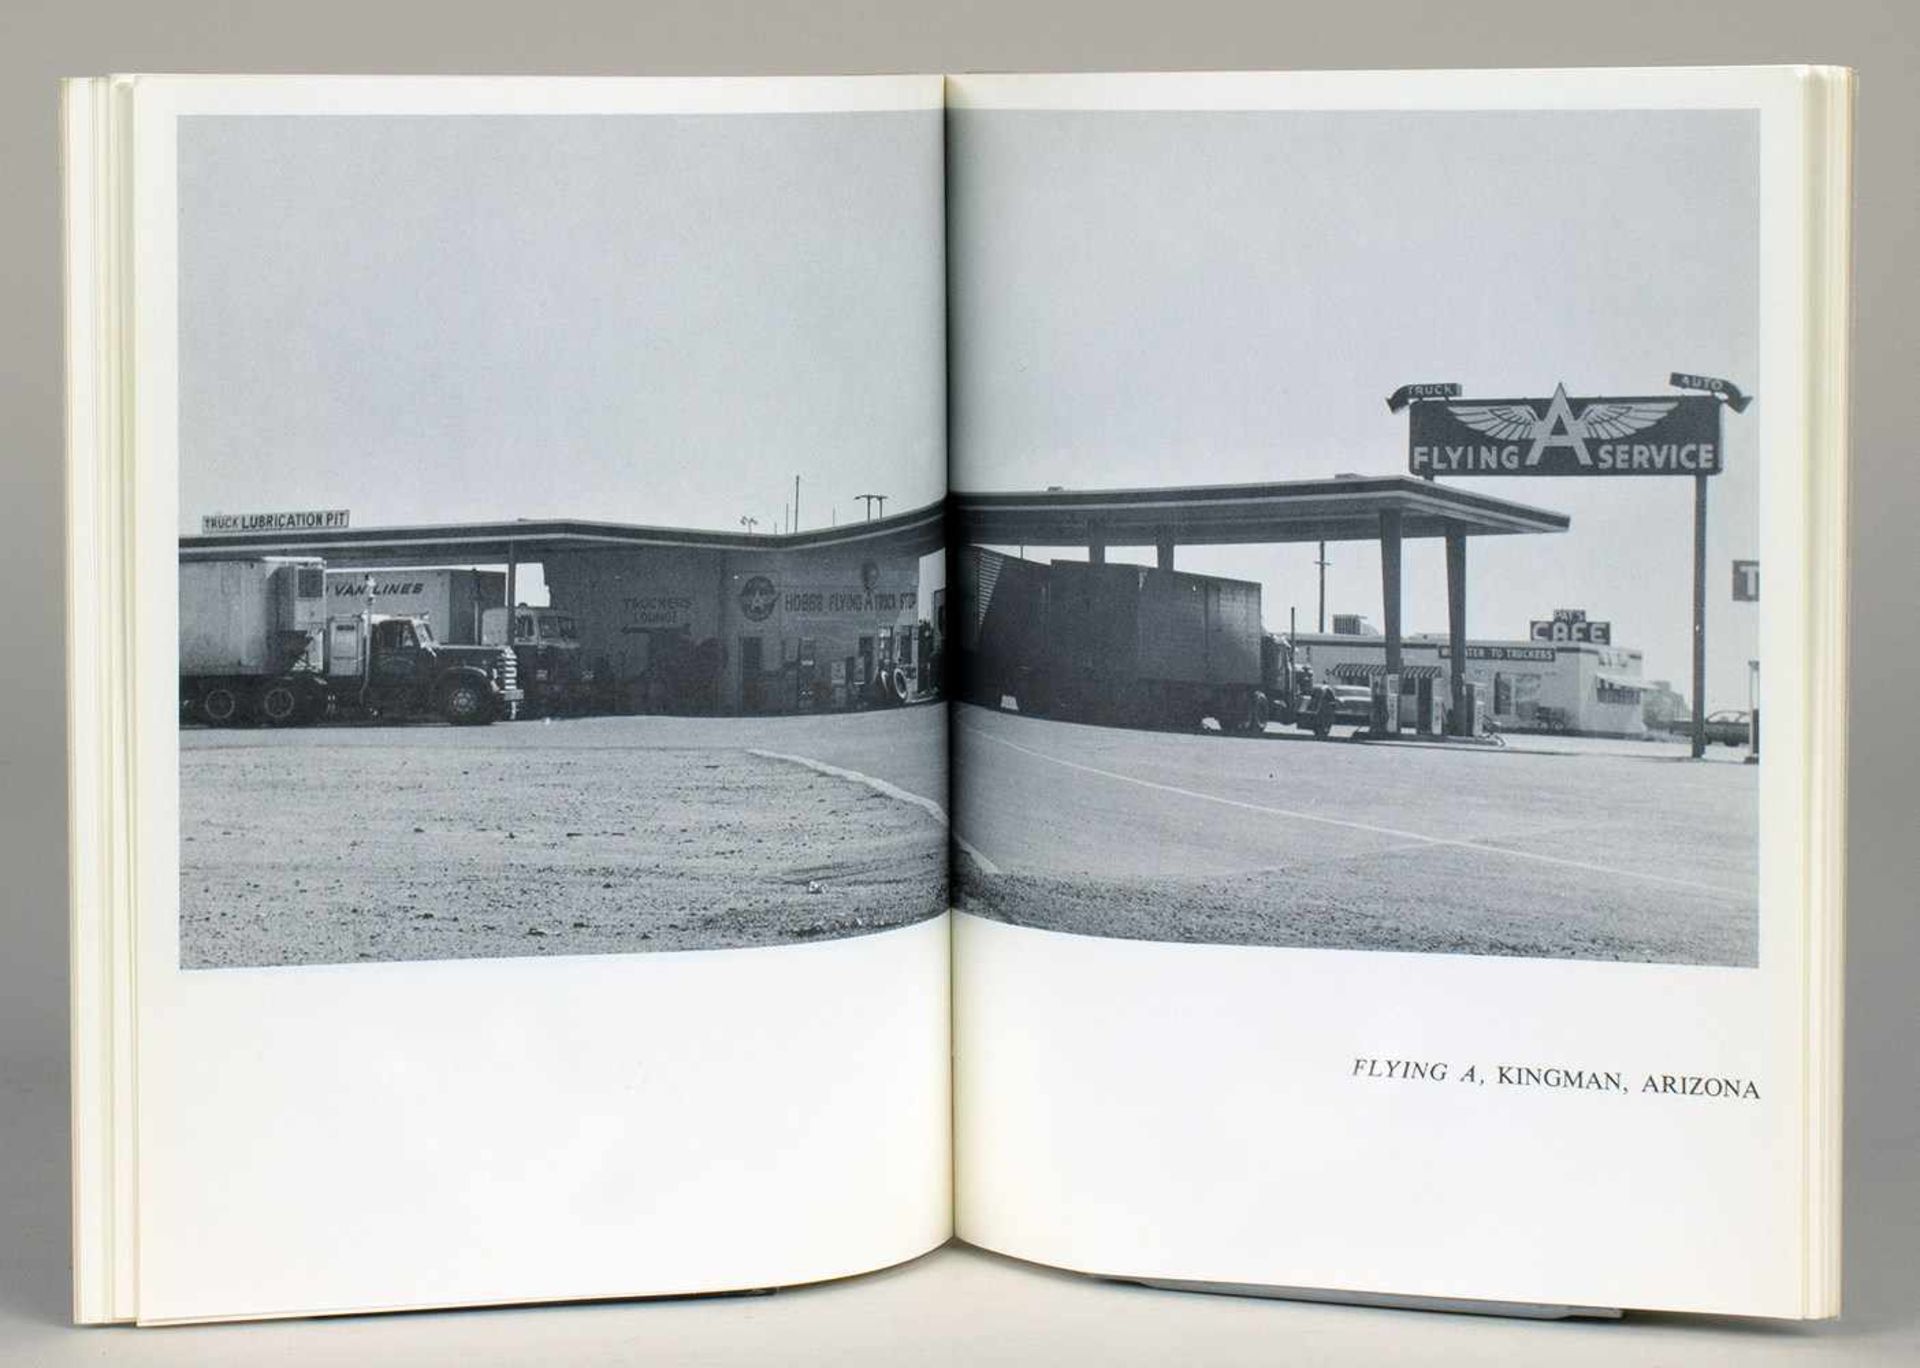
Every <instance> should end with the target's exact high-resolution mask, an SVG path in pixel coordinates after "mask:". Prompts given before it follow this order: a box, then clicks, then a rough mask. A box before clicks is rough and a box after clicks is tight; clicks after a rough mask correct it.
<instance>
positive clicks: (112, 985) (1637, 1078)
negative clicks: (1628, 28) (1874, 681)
mask: <svg viewBox="0 0 1920 1368" xmlns="http://www.w3.org/2000/svg"><path fill="white" fill-rule="evenodd" d="M1850 92H1851V85H1850V78H1849V77H1848V75H1847V74H1846V73H1844V72H1840V71H1836V70H1831V69H1816V68H1802V69H1785V68H1781V69H1751V70H1731V69H1730V70H1720V69H1714V70H1705V69H1691V70H1689V69H1671V70H1659V71H1566V72H1506V73H1502V72H1454V73H1443V72H1428V73H1398V74H1362V73H1344V74H1301V75H1233V74H1217V75H1192V76H1189V75H1135V76H1071V77H1040V76H1032V77H1024V76H995V77H959V78H949V79H944V80H943V79H942V78H940V77H937V76H925V77H862V78H848V79H726V80H601V79H592V80H586V79H582V80H547V79H523V78H511V79H411V78H408V79H400V78H390V79H361V78H310V77H145V76H141V77H125V78H112V79H105V80H94V81H76V82H74V83H72V84H70V85H69V87H68V88H67V91H66V94H65V113H66V145H67V168H68V170H67V204H68V220H67V246H68V298H69V318H70V382H69V383H70V391H69V392H70V442H71V451H70V502H69V519H70V527H69V532H70V538H71V560H70V579H69V595H70V619H69V621H70V655H71V659H70V667H71V683H70V688H71V716H70V726H71V737H72V755H73V772H72V791H71V802H72V822H73V841H72V851H73V869H72V884H73V976H74V994H73V1001H74V1085H73V1104H74V1200H75V1298H76V1315H77V1318H78V1319H80V1320H82V1321H89V1322H97V1321H113V1320H129V1319H137V1320H139V1321H142V1322H164V1321H182V1320H196V1319H215V1318H240V1317H267V1316H290V1315H311V1314H325V1313H336V1312H358V1311H369V1310H383V1309H402V1308H409V1307H428V1306H451V1305H471V1304H485V1303H502V1302H522V1301H553V1300H566V1299H576V1298H600V1297H634V1296H649V1295H658V1294H670V1293H701V1292H715V1291H722V1290H728V1289H748V1288H768V1287H777V1286H783V1285H791V1284H796V1283H802V1282H807V1281H813V1280H819V1279H827V1278H836V1277H841V1276H844V1275H849V1274H855V1273H860V1272H863V1271H867V1270H872V1269H876V1268H880V1267H882V1266H885V1265H889V1264H893V1263H896V1262H899V1261H902V1260H905V1259H909V1258H912V1257H914V1256H915V1255H917V1254H920V1253H921V1252H923V1251H925V1250H928V1249H931V1248H933V1247H935V1246H937V1245H939V1244H941V1243H942V1242H944V1241H946V1240H948V1239H949V1238H954V1237H957V1238H959V1239H961V1240H966V1241H970V1242H973V1243H975V1244H978V1245H981V1246H984V1247H986V1248H989V1249H994V1250H998V1251H1002V1252H1004V1253H1007V1254H1010V1255H1014V1256H1017V1257H1019V1258H1023V1259H1028V1260H1033V1261H1037V1262H1040V1263H1044V1264H1049V1265H1054V1266H1058V1267H1062V1268H1069V1269H1077V1270H1083V1271H1086V1272H1090V1273H1095V1274H1101V1275H1107V1276H1113V1277H1120V1278H1129V1279H1138V1280H1144V1281H1154V1282H1163V1283H1174V1284H1197V1285H1204V1286H1213V1287H1232V1288H1238V1289H1245V1290H1261V1291H1270V1292H1271V1291H1293V1292H1297V1293H1300V1294H1303V1295H1335V1296H1346V1297H1353V1298H1357V1299H1376V1300H1382V1299H1384V1300H1395V1299H1401V1300H1404V1299H1446V1300H1449V1301H1453V1302H1458V1303H1465V1304H1471V1305H1476V1306H1481V1307H1492V1306H1499V1305H1507V1306H1528V1307H1533V1308H1541V1307H1549V1308H1551V1307H1560V1308H1667V1309H1678V1310H1693V1311H1706V1312H1722V1313H1736V1314H1752V1315H1764V1316H1779V1317H1814V1316H1827V1315H1832V1314H1834V1313H1835V1312H1836V1310H1837V1308H1838V1297H1839V1292H1838V1288H1839V1272H1838V1252H1839V1247H1840V1245H1839V1233H1838V1217H1839V1197H1838V1166H1839V1156H1840V1136H1839V1115H1840V1111H1839V1102H1840V1078H1839V1071H1838V1061H1839V1057H1840V1056H1839V1048H1840V1026H1841V1011H1840V996H1839V985H1840V945H1841V906H1842V888H1841V878H1842V866H1841V860H1840V849H1841V847H1840V842H1841V834H1842V822H1843V816H1844V812H1843V795H1842V785H1841V778H1842V772H1843V763H1844V737H1845V716H1844V712H1843V697H1844V693H1843V689H1842V678H1843V669H1844V662H1845V659H1846V645H1847V618H1846V605H1845V599H1844V582H1845V576H1844V573H1843V572H1844V563H1845V556H1846V548H1847V519H1846V500H1847V476H1846V445H1845V374H1846V372H1845V362H1846V317H1845V293H1846V279H1847V263H1846V252H1847V208H1848V188H1847V176H1848V156H1849V152H1848V146H1849V129H1850V122H1849V121H1850ZM1763 563H1764V565H1765V568H1766V593H1765V596H1764V597H1762V596H1761V595H1760V592H1759V584H1760V567H1761V565H1762V564H1763ZM1763 700H1764V705H1763ZM1763 716H1764V719H1765V726H1764V731H1763V728H1762V727H1761V718H1762V717H1763ZM1763 740H1764V746H1763V744H1762V742H1763Z"/></svg>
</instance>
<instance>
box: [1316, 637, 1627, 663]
mask: <svg viewBox="0 0 1920 1368" xmlns="http://www.w3.org/2000/svg"><path fill="white" fill-rule="evenodd" d="M1293 639H1294V640H1295V641H1296V642H1299V643H1301V644H1302V645H1306V646H1380V647H1384V646H1385V645H1386V644H1387V638H1386V636H1385V635H1384V634H1383V633H1379V632H1295V633H1293ZM1448 644H1449V643H1448V640H1447V634H1446V633H1445V632H1408V633H1405V634H1404V635H1402V636H1401V638H1400V649H1401V650H1403V651H1412V650H1419V649H1421V648H1426V649H1429V650H1445V649H1446V648H1447V646H1448ZM1483 646H1493V647H1498V648H1499V649H1501V650H1503V651H1510V650H1515V649H1520V648H1524V649H1526V650H1529V651H1553V652H1555V653H1556V654H1561V655H1599V654H1600V653H1601V652H1602V651H1620V652H1622V653H1624V654H1626V655H1630V656H1639V657H1641V658H1642V659H1644V658H1645V657H1646V652H1645V651H1643V650H1641V649H1640V647H1638V646H1619V645H1615V644H1613V643H1611V642H1608V643H1604V644H1603V643H1601V642H1597V641H1540V640H1538V639H1536V638H1534V637H1477V636H1470V637H1468V638H1467V649H1468V650H1474V649H1477V648H1479V647H1483Z"/></svg>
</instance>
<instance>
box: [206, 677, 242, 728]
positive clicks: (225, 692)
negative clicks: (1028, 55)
mask: <svg viewBox="0 0 1920 1368" xmlns="http://www.w3.org/2000/svg"><path fill="white" fill-rule="evenodd" d="M239 717H240V695H239V694H237V693H235V692H234V691H233V690H232V689H229V688H228V687H227V686H226V685H224V684H215V685H214V686H213V687H212V688H210V689H208V690H207V691H206V692H205V693H203V694H201V695H200V720H201V721H203V722H205V723H206V724H207V725H208V726H211V727H231V726H232V725H233V724H234V723H235V722H236V721H237V720H238V719H239Z"/></svg>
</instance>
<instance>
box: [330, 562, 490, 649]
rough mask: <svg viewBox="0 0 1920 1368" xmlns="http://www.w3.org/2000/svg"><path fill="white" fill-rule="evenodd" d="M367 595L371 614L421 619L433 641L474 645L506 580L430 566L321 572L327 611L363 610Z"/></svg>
mask: <svg viewBox="0 0 1920 1368" xmlns="http://www.w3.org/2000/svg"><path fill="white" fill-rule="evenodd" d="M368 595H372V598H373V611H374V612H378V613H385V614H387V615H388V616H390V617H411V618H425V619H426V620H427V625H428V626H430V627H432V628H433V639H434V640H435V641H438V642H442V643H444V644H446V645H449V646H476V645H481V644H483V643H484V641H485V638H484V637H483V636H482V634H481V621H482V618H483V616H484V615H485V614H486V613H487V612H488V611H489V610H490V609H497V608H498V607H499V606H500V605H501V604H503V603H505V602H506V601H507V577H506V575H505V573H503V572H502V571H499V570H478V569H470V568H462V567H451V568H450V567H447V566H432V565H430V566H423V567H420V568H418V569H405V568H402V569H389V568H385V567H382V568H381V569H378V570H328V571H327V603H328V605H329V606H328V609H327V611H328V612H329V613H340V614H345V615H351V614H354V613H358V612H360V611H361V610H363V609H364V608H365V607H366V600H367V597H368Z"/></svg>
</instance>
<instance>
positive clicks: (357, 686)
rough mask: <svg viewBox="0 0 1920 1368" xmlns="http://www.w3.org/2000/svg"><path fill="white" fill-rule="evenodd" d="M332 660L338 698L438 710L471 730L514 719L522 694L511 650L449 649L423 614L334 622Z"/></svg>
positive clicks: (390, 708)
mask: <svg viewBox="0 0 1920 1368" xmlns="http://www.w3.org/2000/svg"><path fill="white" fill-rule="evenodd" d="M326 662H327V668H326V675H327V679H328V682H329V683H330V684H331V685H332V686H333V690H334V693H335V695H336V697H340V698H342V699H344V700H346V701H348V702H351V703H353V704H355V705H357V706H358V707H361V708H364V709H365V710H367V711H368V712H371V713H378V714H383V715H384V714H389V713H437V714H439V715H440V716H443V717H445V718H446V720H447V721H449V722H452V723H454V724H456V725H472V724H476V723H485V722H491V721H493V720H495V719H496V718H500V717H511V716H512V715H513V713H514V710H515V708H516V707H517V705H518V704H519V702H520V700H521V698H522V697H523V694H522V692H521V689H520V687H519V670H518V668H517V664H516V662H515V660H514V656H513V653H512V652H511V651H504V650H500V649H498V648H496V647H489V646H447V645H443V644H441V643H439V642H437V641H435V640H434V636H433V628H432V626H431V625H429V623H428V622H427V620H426V619H425V618H420V617H396V616H389V615H386V614H382V613H358V614H355V615H353V616H351V617H334V618H330V619H328V622H327V646H326Z"/></svg>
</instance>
